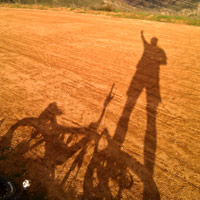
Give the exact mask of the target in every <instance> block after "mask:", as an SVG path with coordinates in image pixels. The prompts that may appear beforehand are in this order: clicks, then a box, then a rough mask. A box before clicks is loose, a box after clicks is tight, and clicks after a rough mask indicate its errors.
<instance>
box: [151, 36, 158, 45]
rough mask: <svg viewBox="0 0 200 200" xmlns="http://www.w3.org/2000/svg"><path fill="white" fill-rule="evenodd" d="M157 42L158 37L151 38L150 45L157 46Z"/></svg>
mask: <svg viewBox="0 0 200 200" xmlns="http://www.w3.org/2000/svg"><path fill="white" fill-rule="evenodd" d="M157 43H158V38H156V37H153V38H151V45H152V46H157Z"/></svg>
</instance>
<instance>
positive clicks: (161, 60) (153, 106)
mask: <svg viewBox="0 0 200 200" xmlns="http://www.w3.org/2000/svg"><path fill="white" fill-rule="evenodd" d="M141 38H142V41H143V44H144V52H143V55H142V58H141V59H140V61H139V63H138V65H137V71H136V73H135V74H134V76H133V78H132V81H131V83H130V86H129V88H128V91H127V101H126V103H125V106H124V109H123V112H122V114H121V117H120V119H119V122H118V124H117V128H116V130H115V133H114V136H113V138H111V137H110V135H109V133H108V131H107V129H105V130H104V132H103V134H104V135H105V136H106V137H107V141H108V145H107V147H106V148H105V149H103V150H101V151H99V150H98V141H97V143H96V145H95V149H94V154H93V157H92V159H91V161H90V163H89V165H88V168H87V171H86V174H85V179H84V195H83V199H88V200H89V199H121V196H122V191H123V190H124V189H129V188H130V187H131V186H132V185H133V181H134V180H133V178H132V175H131V173H129V171H130V170H131V171H133V172H134V173H135V174H136V175H137V176H138V177H139V178H140V179H141V181H142V182H143V183H144V191H143V200H152V199H153V200H159V199H160V194H159V191H158V188H157V186H156V184H155V182H154V180H153V173H154V164H155V153H156V135H157V130H156V114H157V108H158V105H159V103H160V102H161V96H160V88H159V71H160V65H166V64H167V58H166V55H165V52H164V51H163V50H162V49H161V48H159V47H158V46H157V41H158V39H157V38H152V39H151V43H150V44H149V43H148V42H147V41H146V40H145V38H144V35H143V31H141ZM143 89H145V90H146V99H147V106H146V111H147V127H146V134H145V140H144V165H142V164H141V163H139V162H138V161H137V160H136V159H134V158H133V157H131V156H130V155H129V154H128V153H125V152H123V151H122V150H121V146H122V144H123V142H124V140H125V137H126V134H127V131H128V124H129V120H130V116H131V113H132V111H133V109H134V107H135V104H136V102H137V100H138V98H139V96H140V94H141V93H142V91H143ZM95 174H96V175H95ZM95 176H96V177H97V179H98V183H96V184H94V179H95V178H94V177H95ZM110 181H112V182H115V183H117V184H118V188H119V189H118V191H117V192H116V190H115V191H114V192H113V191H111V189H110V186H109V184H110ZM113 193H115V195H114V194H113Z"/></svg>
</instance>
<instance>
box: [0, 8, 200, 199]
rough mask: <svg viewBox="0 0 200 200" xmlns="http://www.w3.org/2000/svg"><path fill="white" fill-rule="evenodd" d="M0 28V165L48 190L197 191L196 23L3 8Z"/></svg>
mask: <svg viewBox="0 0 200 200" xmlns="http://www.w3.org/2000/svg"><path fill="white" fill-rule="evenodd" d="M142 30H144V38H145V39H146V41H147V42H148V43H146V50H145V52H144V45H143V40H142V37H141V31H142ZM0 35H1V39H0V124H1V125H0V133H1V138H2V141H1V152H0V153H1V155H0V157H1V161H0V171H1V172H2V173H4V174H6V175H7V176H9V177H11V178H13V179H14V180H15V181H16V182H17V183H19V182H20V181H21V180H22V179H24V178H29V179H31V181H32V188H30V193H31V194H32V193H38V194H39V193H41V192H46V196H47V197H48V199H58V200H59V199H127V200H130V199H145V200H147V199H149V200H154V199H163V200H169V199H174V200H186V199H187V200H198V199H200V159H199V155H200V145H199V141H200V106H199V103H200V64H199V63H200V28H199V27H192V26H186V25H175V24H167V23H157V22H150V21H141V20H131V19H117V18H112V17H106V16H95V15H89V14H88V15H85V14H75V13H66V12H61V11H60V12H55V11H41V10H23V9H6V8H1V9H0ZM152 37H156V38H157V39H158V43H157V45H158V46H159V47H160V48H158V47H157V46H153V45H150V41H151V38H152ZM155 41H156V40H154V42H155ZM143 52H144V54H143ZM113 84H115V86H114V88H113V92H112V94H110V96H109V91H110V89H111V86H112V85H113ZM112 97H113V98H112ZM106 98H107V99H106ZM52 102H55V103H52ZM51 103H52V104H51ZM107 104H109V105H107ZM104 108H105V109H104ZM103 109H104V110H103ZM61 111H62V112H61ZM104 111H105V112H104ZM101 113H103V114H104V116H103V118H102V119H101V118H99V117H100V115H101ZM98 119H100V120H99V121H98ZM33 127H34V128H33ZM102 132H103V133H104V134H103V135H102V136H101V135H100V134H101V133H102ZM79 133H80V134H79ZM40 198H41V199H42V197H40Z"/></svg>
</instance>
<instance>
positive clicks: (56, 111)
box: [47, 102, 62, 115]
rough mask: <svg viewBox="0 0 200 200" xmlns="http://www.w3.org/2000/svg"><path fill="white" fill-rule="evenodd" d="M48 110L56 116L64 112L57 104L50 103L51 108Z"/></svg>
mask: <svg viewBox="0 0 200 200" xmlns="http://www.w3.org/2000/svg"><path fill="white" fill-rule="evenodd" d="M47 110H48V111H49V112H50V113H52V114H54V115H61V114H62V110H60V109H59V108H58V106H57V103H56V102H53V103H50V104H49V106H48V107H47Z"/></svg>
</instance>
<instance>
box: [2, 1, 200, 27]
mask: <svg viewBox="0 0 200 200" xmlns="http://www.w3.org/2000/svg"><path fill="white" fill-rule="evenodd" d="M1 1H2V0H0V2H1ZM3 1H12V0H3ZM13 1H14V0H13ZM15 1H17V2H26V4H21V3H7V4H0V6H3V7H11V8H29V9H34V8H36V9H40V10H47V9H48V10H54V11H56V10H60V9H61V7H59V5H64V7H62V10H66V11H70V10H71V11H73V12H76V13H85V14H86V13H90V14H97V15H98V14H105V15H109V16H113V17H120V18H130V19H143V20H151V21H159V22H167V23H178V24H188V25H194V26H200V17H199V18H198V17H197V16H196V14H193V15H192V14H190V15H187V16H183V15H181V14H180V13H179V14H177V15H175V14H174V15H173V14H165V12H162V13H164V14H161V13H160V12H158V11H149V10H148V11H145V10H142V9H136V8H133V7H132V9H131V8H130V6H129V7H128V5H127V6H126V4H116V2H117V1H120V0H112V1H111V0H109V1H107V2H104V1H103V0H94V1H92V3H91V2H90V1H88V0H15ZM193 1H195V2H197V1H196V0H193ZM33 2H36V3H35V4H33ZM40 2H42V4H41V3H40ZM198 2H200V0H198ZM120 6H121V7H120ZM180 7H181V6H180ZM125 9H127V12H122V11H121V10H125ZM166 13H168V12H166Z"/></svg>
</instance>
